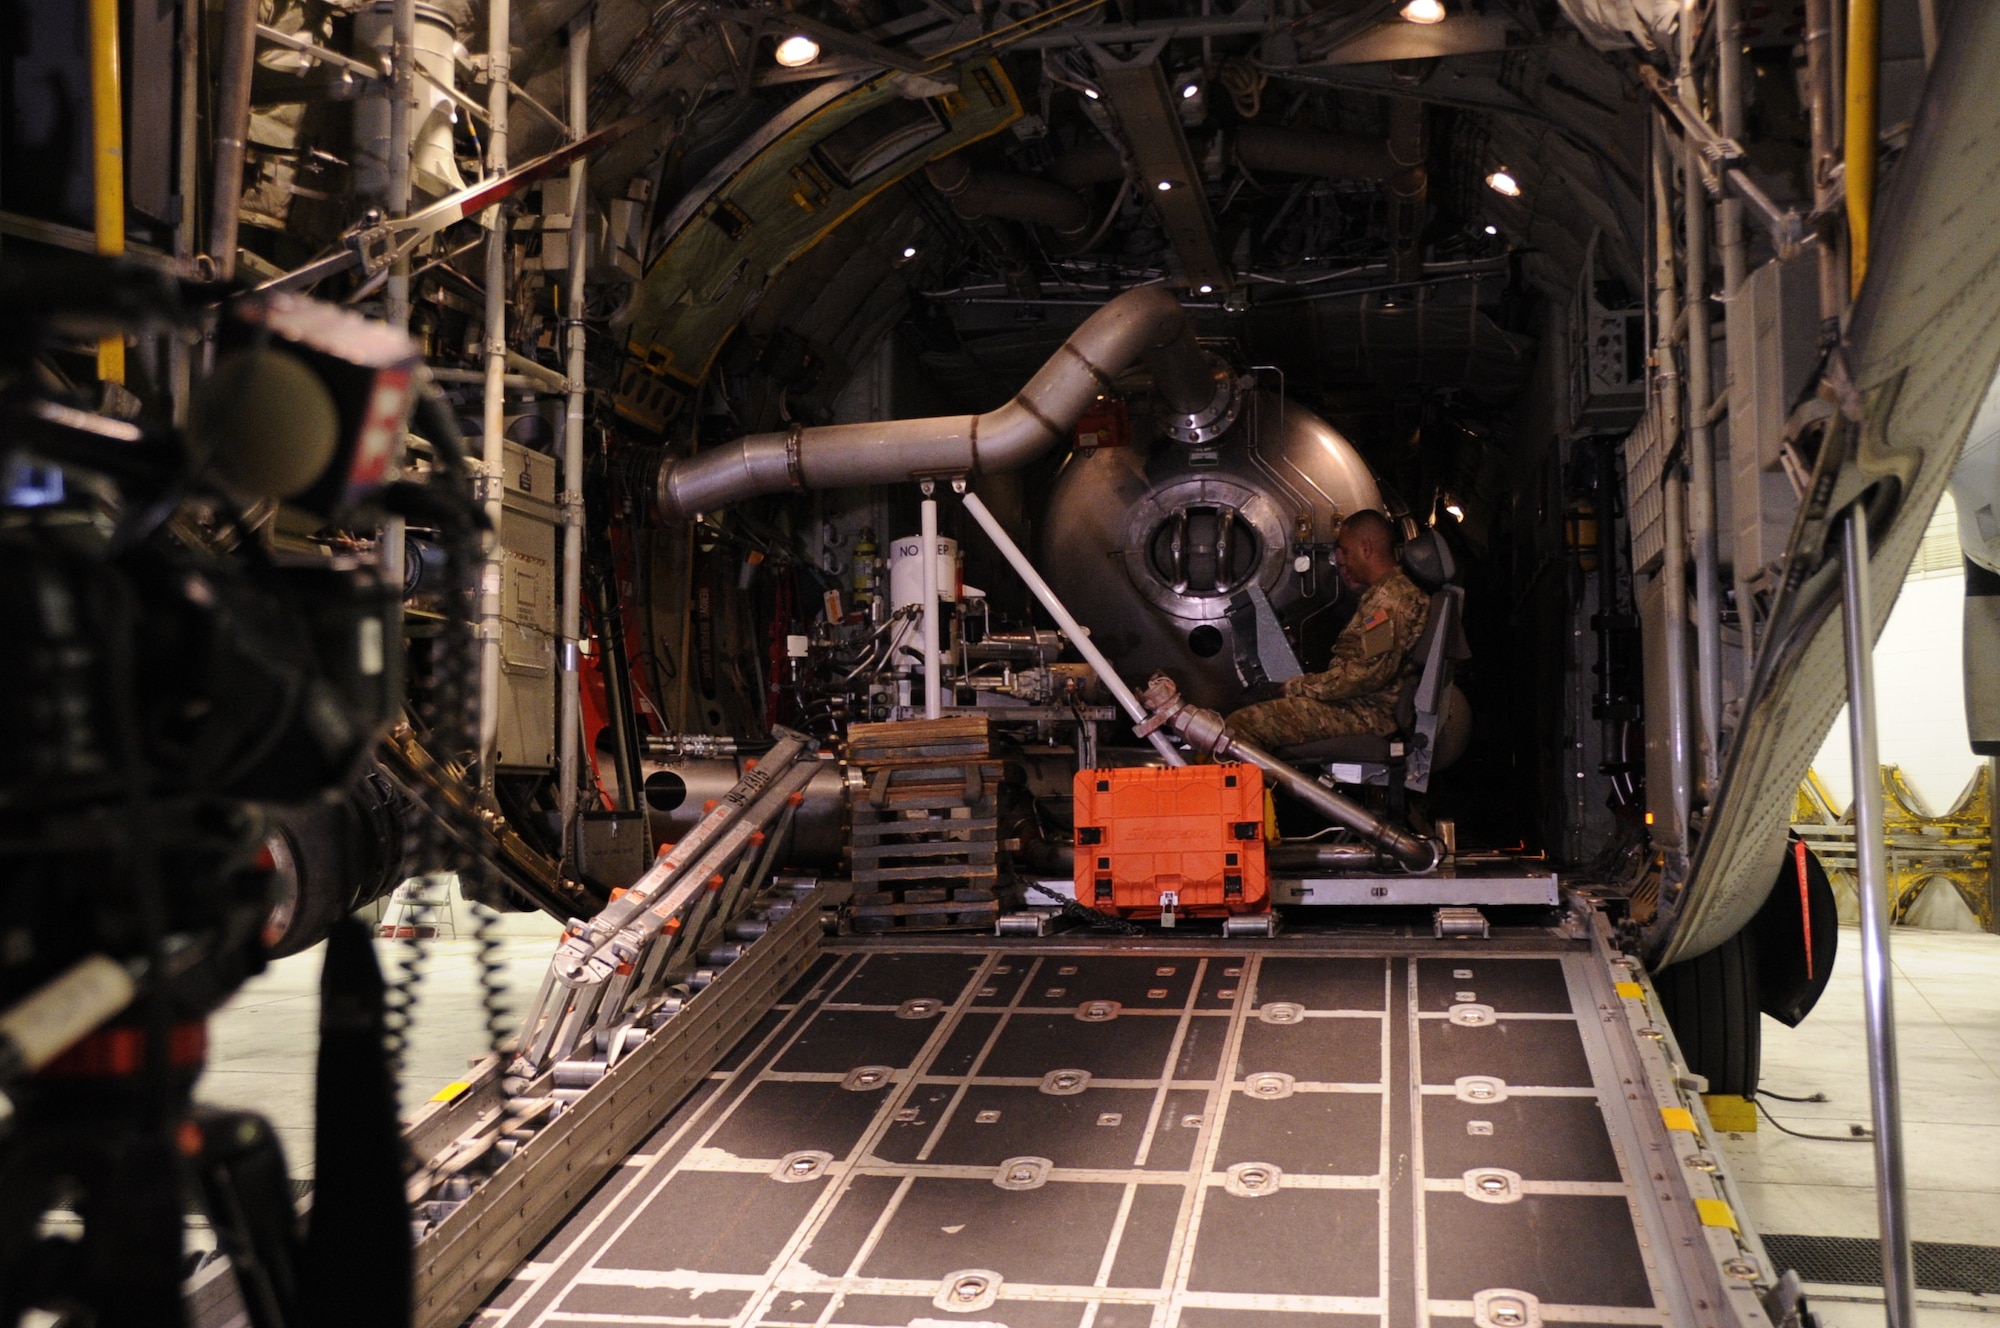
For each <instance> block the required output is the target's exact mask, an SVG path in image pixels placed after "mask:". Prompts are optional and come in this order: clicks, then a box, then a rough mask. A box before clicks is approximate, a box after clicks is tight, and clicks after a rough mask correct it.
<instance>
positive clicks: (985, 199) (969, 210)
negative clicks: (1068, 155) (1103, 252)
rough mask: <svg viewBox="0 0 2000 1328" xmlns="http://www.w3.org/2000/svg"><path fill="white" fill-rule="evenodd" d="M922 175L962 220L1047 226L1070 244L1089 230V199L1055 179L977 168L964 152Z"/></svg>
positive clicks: (925, 169) (940, 162)
mask: <svg viewBox="0 0 2000 1328" xmlns="http://www.w3.org/2000/svg"><path fill="white" fill-rule="evenodd" d="M924 175H925V177H926V178H927V179H929V180H930V182H931V186H932V187H933V188H935V189H936V190H937V191H938V192H939V193H940V194H943V195H944V197H945V201H946V202H948V203H950V204H951V210H952V211H953V212H955V213H957V214H958V217H959V219H960V220H962V221H968V222H978V221H985V220H988V219H998V220H1002V221H1019V222H1024V223H1026V224H1028V225H1030V226H1046V227H1048V228H1049V229H1050V230H1052V231H1054V232H1055V233H1056V235H1057V236H1058V237H1060V238H1061V239H1064V240H1068V241H1071V242H1072V243H1073V242H1075V241H1079V240H1081V239H1083V238H1084V237H1085V236H1087V235H1088V234H1090V223H1091V210H1090V202H1089V200H1088V199H1086V198H1084V196H1083V195H1082V194H1079V193H1077V192H1076V190H1074V189H1069V188H1065V187H1064V186H1062V185H1060V184H1057V183H1056V182H1055V181H1053V180H1044V179H1041V178H1040V177H1038V176H1033V175H1016V174H1014V173H1012V172H1008V171H976V170H974V169H973V168H972V164H971V163H970V162H968V161H966V160H965V159H964V157H963V156H950V157H945V158H943V159H942V160H939V161H934V162H932V163H931V164H930V165H928V166H926V167H925V168H924Z"/></svg>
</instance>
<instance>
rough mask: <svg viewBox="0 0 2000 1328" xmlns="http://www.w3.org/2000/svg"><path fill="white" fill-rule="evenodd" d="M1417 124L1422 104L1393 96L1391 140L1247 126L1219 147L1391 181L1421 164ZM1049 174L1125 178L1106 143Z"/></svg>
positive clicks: (1202, 145)
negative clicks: (1414, 143)
mask: <svg viewBox="0 0 2000 1328" xmlns="http://www.w3.org/2000/svg"><path fill="white" fill-rule="evenodd" d="M1411 109H1414V110H1415V112H1416V113H1415V114H1414V115H1413V114H1411V113H1410V110H1411ZM1422 123H1423V121H1422V105H1421V103H1419V102H1416V101H1413V100H1410V99H1408V98H1397V99H1396V100H1395V101H1394V102H1392V103H1391V107H1390V138H1389V140H1388V141H1386V142H1385V141H1383V140H1381V139H1374V138H1359V137H1355V136H1353V135H1340V134H1321V133H1316V132H1314V131H1313V130H1310V129H1290V128H1287V127H1285V126H1283V125H1260V124H1246V125H1241V126H1239V127H1237V128H1235V129H1231V130H1224V131H1222V133H1223V137H1222V142H1221V144H1220V146H1221V149H1222V152H1223V155H1225V156H1228V157H1233V158H1234V159H1235V160H1236V162H1237V164H1239V165H1241V166H1243V167H1245V168H1246V169H1249V170H1252V171H1265V172H1269V173H1270V174H1273V175H1316V176H1321V177H1323V178H1325V179H1329V180H1393V179H1395V178H1397V177H1398V176H1400V175H1402V174H1403V173H1404V172H1406V171H1408V170H1409V169H1410V168H1411V167H1412V166H1416V167H1418V168H1421V166H1422V164H1423V163H1422V160H1421V158H1420V157H1417V156H1414V155H1413V154H1411V153H1410V152H1409V150H1408V149H1409V136H1410V131H1411V129H1412V127H1414V128H1415V129H1416V130H1417V133H1418V134H1419V135H1421V132H1422ZM1399 138H1400V139H1401V142H1400V144H1399V141H1398V140H1399ZM1216 146H1217V145H1216V144H1215V141H1214V140H1213V139H1199V140H1196V143H1195V145H1194V147H1195V154H1196V155H1197V156H1198V157H1202V158H1204V159H1205V158H1207V157H1209V156H1211V155H1212V154H1213V153H1214V151H1215V148H1216ZM1399 146H1400V148H1401V151H1399V150H1398V149H1399ZM1049 178H1050V179H1051V180H1054V181H1055V182H1056V183H1058V184H1060V185H1063V186H1064V187H1066V188H1069V189H1082V188H1085V187H1086V186H1088V185H1093V184H1115V183H1117V182H1118V181H1120V180H1123V179H1124V178H1125V162H1124V159H1123V158H1122V157H1120V156H1119V155H1118V151H1117V149H1115V148H1113V147H1112V146H1111V145H1110V144H1108V143H1090V144H1086V145H1084V146H1082V147H1077V148H1072V149H1070V150H1069V151H1068V152H1065V153H1063V155H1062V156H1060V157H1058V158H1056V160H1055V164H1054V165H1052V166H1051V167H1050V168H1049Z"/></svg>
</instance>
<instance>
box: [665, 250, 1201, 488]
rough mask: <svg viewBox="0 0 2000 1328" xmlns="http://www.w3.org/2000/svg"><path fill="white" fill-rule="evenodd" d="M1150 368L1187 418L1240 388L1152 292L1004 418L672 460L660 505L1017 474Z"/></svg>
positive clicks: (749, 443) (1167, 297)
mask: <svg viewBox="0 0 2000 1328" xmlns="http://www.w3.org/2000/svg"><path fill="white" fill-rule="evenodd" d="M1141 360H1144V361H1146V362H1147V364H1148V366H1149V367H1150V368H1151V370H1152V373H1153V379H1154V382H1155V384H1156V385H1157V386H1158V388H1159V389H1160V392H1161V395H1162V396H1163V397H1164V398H1165V400H1166V402H1167V405H1168V406H1169V408H1170V409H1171V410H1173V411H1174V412H1175V413H1177V414H1194V413H1196V412H1198V411H1201V410H1204V409H1206V408H1207V407H1208V406H1209V405H1210V404H1211V403H1212V402H1213V401H1214V400H1215V397H1216V394H1217V393H1218V392H1227V391H1231V390H1233V388H1232V387H1231V385H1230V384H1229V383H1228V382H1227V381H1226V380H1225V381H1221V382H1218V380H1217V378H1216V376H1215V373H1214V370H1213V369H1212V368H1211V366H1210V361H1209V359H1208V356H1207V355H1206V354H1205V353H1203V351H1202V350H1201V348H1200V347H1199V346H1197V345H1196V344H1195V340H1194V329H1193V327H1192V326H1191V325H1190V323H1189V322H1188V319H1187V315H1186V314H1185V313H1184V312H1183V311H1182V309H1181V306H1180V301H1178V300H1176V299H1175V298H1174V297H1173V295H1172V293H1170V292H1169V291H1168V290H1167V289H1166V288H1165V287H1164V286H1141V287H1139V288H1138V289H1136V290H1130V291H1126V292H1125V293H1124V294H1123V295H1120V296H1118V297H1116V298H1115V299H1113V300H1112V301H1111V302H1110V303H1108V304H1106V305H1105V306H1104V307H1103V308H1102V309H1099V310H1098V311H1097V312H1096V313H1094V314H1092V315H1091V316H1090V317H1089V318H1087V319H1085V320H1084V323H1083V326H1081V327H1079V328H1078V329H1077V330H1076V331H1075V332H1074V333H1072V334H1071V335H1070V338H1069V340H1068V341H1065V342H1064V343H1063V344H1062V347H1061V349H1059V350H1057V351H1056V353H1055V355H1054V356H1052V357H1051V358H1050V360H1049V362H1048V363H1047V364H1045V365H1043V366H1042V368H1041V369H1040V370H1039V371H1038V372H1037V373H1036V374H1035V376H1034V377H1033V378H1031V379H1029V380H1028V384H1027V386H1026V387H1023V388H1022V389H1021V390H1020V391H1019V392H1017V393H1015V395H1014V397H1013V399H1012V400H1011V401H1009V402H1007V404H1006V405H1004V406H1001V407H1000V408H999V409H998V410H990V411H988V412H986V413H985V414H984V415H949V416H940V417H935V418H931V419H916V420H888V421H881V422H870V423H861V424H830V425H824V426H821V427H819V428H810V429H808V428H799V427H794V428H792V429H790V430H787V431H786V432H784V433H763V434H752V435H750V436H749V437H747V438H739V439H737V440H736V441H735V442H733V443H725V444H724V445H723V446H721V447H717V448H713V449H711V450H709V451H706V452H702V453H699V454H697V455H695V456H691V457H685V458H669V459H668V460H667V461H664V462H662V463H661V466H660V471H659V475H658V478H657V480H656V483H655V500H656V502H657V504H658V507H659V512H660V515H661V516H662V517H664V518H666V519H668V520H676V519H685V518H687V517H691V516H693V515H694V514H695V513H697V512H712V511H714V510H716V509H717V508H719V507H726V506H728V505H729V504H731V503H735V502H741V501H742V500H743V499H745V498H754V497H756V496H757V495H759V494H767V493H783V492H785V491H787V490H803V489H832V488H847V487H852V486H858V485H864V484H889V483H894V482H897V481H901V480H910V479H922V478H925V477H927V476H930V477H947V476H960V475H969V474H973V473H975V472H982V471H983V472H989V473H990V472H995V471H1006V470H1015V469H1018V468H1019V467H1021V466H1024V465H1026V464H1027V463H1028V462H1030V461H1033V460H1034V459H1035V458H1036V457H1038V456H1041V455H1042V454H1043V453H1044V452H1046V451H1048V449H1049V448H1050V447H1052V446H1054V445H1055V443H1056V442H1057V441H1058V440H1059V439H1061V438H1062V437H1064V436H1065V435H1067V434H1068V432H1069V431H1070V429H1072V428H1073V427H1075V424H1076V421H1077V420H1078V418H1080V417H1081V416H1082V414H1083V412H1084V409H1085V408H1086V407H1088V406H1089V405H1090V403H1091V402H1092V401H1094V400H1096V399H1097V397H1098V395H1099V394H1100V393H1103V392H1105V391H1108V390H1109V389H1110V387H1111V384H1112V381H1113V380H1114V379H1115V378H1116V377H1117V376H1118V375H1119V374H1120V373H1121V372H1123V371H1124V370H1126V369H1128V368H1130V367H1132V366H1133V365H1134V364H1137V363H1138V362H1140V361H1141Z"/></svg>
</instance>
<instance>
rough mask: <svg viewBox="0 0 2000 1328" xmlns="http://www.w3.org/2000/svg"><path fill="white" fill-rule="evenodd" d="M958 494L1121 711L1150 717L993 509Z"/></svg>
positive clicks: (1162, 742) (1170, 753) (1169, 757)
mask: <svg viewBox="0 0 2000 1328" xmlns="http://www.w3.org/2000/svg"><path fill="white" fill-rule="evenodd" d="M962 496H963V497H964V499H965V510H966V511H968V512H970V513H972V519H973V520H974V521H977V522H978V523H979V528H980V529H981V530H983V531H985V532H986V536H987V538H988V539H990V540H992V541H993V545H994V547H995V548H997V549H999V550H1000V555H1001V556H1002V557H1003V558H1005V559H1006V560H1007V562H1008V564H1009V565H1010V566H1012V567H1013V569H1014V571H1015V572H1016V573H1017V574H1019V576H1020V578H1021V580H1022V581H1023V582H1025V583H1026V584H1027V587H1028V589H1029V590H1032V591H1033V592H1035V598H1036V599H1038V600H1040V601H1041V602H1042V607H1043V608H1045V609H1047V610H1048V611H1049V616H1050V617H1051V618H1054V619H1055V620H1056V626H1058V627H1060V628H1062V630H1063V635H1065V636H1067V637H1068V638H1069V640H1070V644H1071V645H1073V646H1075V647H1076V649H1077V653H1078V654H1080V655H1082V656H1083V657H1084V658H1085V659H1086V660H1088V661H1089V662H1090V667H1091V668H1093V669H1096V670H1097V676H1098V677H1099V678H1100V679H1101V680H1102V681H1103V683H1104V685H1105V686H1106V687H1107V688H1109V689H1110V691H1111V694H1112V695H1113V696H1114V697H1116V698H1117V699H1118V704H1119V705H1121V706H1123V707H1124V708H1125V713H1126V714H1128V715H1130V716H1131V717H1132V722H1133V723H1134V724H1143V723H1145V722H1146V720H1147V719H1148V718H1149V717H1150V716H1149V715H1148V713H1147V710H1146V707H1145V706H1144V705H1142V704H1140V702H1139V698H1138V697H1137V696H1134V695H1133V694H1132V689H1131V688H1130V687H1127V686H1126V685H1125V680H1124V679H1123V678H1120V677H1119V676H1118V670H1116V669H1114V668H1112V667H1111V661H1110V660H1108V659H1106V658H1105V657H1104V652H1103V651H1101V650H1099V649H1098V648H1097V646H1096V644H1095V643H1094V642H1092V641H1091V639H1090V633H1089V632H1087V631H1085V630H1084V626H1083V624H1082V623H1080V622H1078V621H1077V620H1076V619H1075V618H1074V617H1072V616H1071V615H1070V611H1069V610H1068V609H1066V608H1064V607H1063V602H1062V601H1061V600H1059V599H1057V598H1056V592H1055V591H1053V590H1051V589H1049V583H1048V582H1046V581H1044V580H1042V574H1041V573H1040V572H1037V571H1036V570H1035V565H1034V564H1033V563H1031V562H1029V561H1028V555H1027V554H1025V553H1022V552H1021V546H1020V545H1018V544H1016V543H1014V541H1013V539H1012V538H1011V537H1010V536H1009V535H1008V534H1007V532H1006V531H1005V530H1003V529H1002V528H1001V526H1000V523H999V522H998V521H997V520H995V519H994V517H993V513H991V512H989V511H987V510H986V504H985V503H982V502H980V501H979V495H978V494H976V493H967V494H964V495H962ZM1147 741H1149V742H1151V743H1152V744H1153V749H1154V750H1155V751H1157V752H1159V754H1160V755H1161V756H1162V757H1164V758H1166V762H1167V764H1168V765H1186V764H1187V758H1185V757H1183V756H1182V755H1181V754H1180V749H1178V748H1177V747H1175V746H1174V745H1173V744H1172V743H1171V742H1168V741H1167V739H1166V735H1164V734H1162V733H1159V732H1158V731H1155V732H1153V733H1152V734H1150V735H1148V738H1147Z"/></svg>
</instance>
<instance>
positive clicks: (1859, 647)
mask: <svg viewBox="0 0 2000 1328" xmlns="http://www.w3.org/2000/svg"><path fill="white" fill-rule="evenodd" d="M1842 527H1843V529H1842V547H1841V553H1842V565H1841V589H1842V591H1843V592H1844V597H1843V600H1842V603H1841V613H1842V617H1843V622H1842V624H1841V636H1842V643H1843V644H1844V646H1845V647H1846V655H1847V733H1848V743H1849V746H1850V748H1851V755H1852V758H1853V762H1854V888H1855V891H1856V893H1857V894H1859V895H1860V897H1861V995H1862V1013H1863V1015H1864V1016H1865V1023H1866V1025H1867V1032H1868V1099H1869V1104H1870V1105H1871V1107H1872V1108H1873V1109H1874V1122H1875V1214H1876V1219H1877V1221H1878V1222H1879V1223H1880V1226H1881V1235H1882V1242H1881V1244H1882V1290H1883V1298H1884V1308H1885V1309H1886V1310H1887V1312H1888V1320H1889V1328H1916V1323H1917V1316H1916V1285H1917V1284H1916V1265H1915V1264H1914V1263H1913V1262H1912V1256H1911V1253H1910V1226H1909V1205H1908V1195H1907V1193H1906V1190H1905V1186H1904V1181H1903V1105H1902V1093H1901V1088H1900V1086H1899V1084H1898V1082H1897V1073H1898V1072H1897V1065H1896V1010H1895V1000H1894V996H1895V992H1894V982H1893V970H1892V969H1891V968H1890V966H1889V873H1888V867H1887V864H1886V862H1885V861H1884V859H1885V855H1886V849H1885V841H1884V838H1883V836H1884V833H1885V832H1884V829H1883V809H1882V766H1881V756H1880V753H1879V752H1878V751H1877V750H1876V743H1875V736H1876V734H1875V655H1874V651H1875V641H1874V632H1875V619H1874V613H1873V612H1872V608H1871V606H1870V604H1869V598H1870V594H1869V592H1870V586H1869V576H1870V568H1869V565H1868V563H1869V558H1868V513H1867V508H1866V506H1865V505H1864V504H1860V503H1857V504H1855V505H1854V506H1853V507H1851V508H1849V509H1848V511H1847V516H1846V519H1845V520H1844V521H1843V522H1842Z"/></svg>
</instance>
